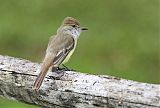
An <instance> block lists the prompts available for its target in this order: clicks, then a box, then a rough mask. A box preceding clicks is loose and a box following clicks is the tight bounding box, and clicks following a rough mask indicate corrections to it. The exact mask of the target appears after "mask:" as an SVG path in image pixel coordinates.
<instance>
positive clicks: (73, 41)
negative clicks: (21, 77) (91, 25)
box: [33, 17, 87, 91]
mask: <svg viewBox="0 0 160 108" xmlns="http://www.w3.org/2000/svg"><path fill="white" fill-rule="evenodd" d="M83 30H87V28H84V27H80V23H79V21H78V20H76V19H74V18H72V17H66V18H65V19H64V21H63V23H62V25H61V26H60V27H59V29H58V30H57V34H56V35H55V36H52V37H51V38H50V41H49V43H48V47H47V50H46V55H45V57H44V60H43V62H42V65H41V68H40V73H39V75H38V77H37V79H36V81H35V82H34V85H33V89H35V90H36V91H38V90H39V88H40V86H41V85H42V82H43V80H44V78H45V76H46V74H47V72H48V70H49V68H50V67H52V69H53V70H54V69H56V68H57V67H59V65H60V64H64V63H66V62H68V60H69V59H70V57H71V55H72V54H73V52H74V50H75V48H76V45H77V39H78V37H79V36H80V34H81V31H83Z"/></svg>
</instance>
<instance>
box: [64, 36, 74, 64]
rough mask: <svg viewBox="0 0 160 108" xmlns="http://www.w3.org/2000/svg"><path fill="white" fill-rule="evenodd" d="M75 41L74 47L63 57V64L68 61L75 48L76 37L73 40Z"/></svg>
mask: <svg viewBox="0 0 160 108" xmlns="http://www.w3.org/2000/svg"><path fill="white" fill-rule="evenodd" d="M74 41H75V45H74V48H73V49H72V50H71V51H70V53H69V54H68V55H67V57H66V58H65V59H64V61H63V62H62V64H65V63H67V62H68V61H69V59H70V57H71V56H72V54H73V52H74V50H75V48H76V45H77V39H75V40H74Z"/></svg>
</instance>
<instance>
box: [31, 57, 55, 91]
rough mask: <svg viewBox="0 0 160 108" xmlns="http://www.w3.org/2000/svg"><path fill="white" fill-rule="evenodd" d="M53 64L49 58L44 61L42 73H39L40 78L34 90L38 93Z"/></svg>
mask: <svg viewBox="0 0 160 108" xmlns="http://www.w3.org/2000/svg"><path fill="white" fill-rule="evenodd" d="M52 62H53V60H52V58H50V57H47V58H45V59H44V61H43V63H42V66H41V69H40V73H39V75H38V77H37V78H36V80H35V82H34V85H33V89H35V90H36V91H38V90H39V88H40V87H41V85H42V82H43V80H44V78H45V76H46V74H47V72H48V69H49V67H50V66H51V65H52Z"/></svg>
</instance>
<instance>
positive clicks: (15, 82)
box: [0, 55, 160, 108]
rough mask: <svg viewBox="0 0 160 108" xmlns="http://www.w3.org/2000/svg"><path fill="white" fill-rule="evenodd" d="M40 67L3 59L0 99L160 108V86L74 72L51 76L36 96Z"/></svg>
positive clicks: (91, 107)
mask: <svg viewBox="0 0 160 108" xmlns="http://www.w3.org/2000/svg"><path fill="white" fill-rule="evenodd" d="M39 67H40V65H39V64H37V63H33V62H30V61H28V60H24V59H19V58H13V57H9V56H1V55H0V96H1V97H5V98H8V99H15V100H18V101H21V102H25V103H28V104H34V105H37V106H41V107H50V108H51V107H52V108H114V107H116V108H117V107H118V108H160V85H156V84H147V83H141V82H135V81H130V80H126V79H120V78H116V77H112V76H104V75H90V74H84V73H78V72H73V71H65V72H49V73H48V75H47V76H46V78H45V81H44V82H43V84H42V86H41V88H40V91H39V93H36V92H35V91H34V90H32V86H33V82H34V80H35V78H36V76H37V74H38V71H37V69H39Z"/></svg>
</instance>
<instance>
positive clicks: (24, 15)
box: [0, 0, 160, 108]
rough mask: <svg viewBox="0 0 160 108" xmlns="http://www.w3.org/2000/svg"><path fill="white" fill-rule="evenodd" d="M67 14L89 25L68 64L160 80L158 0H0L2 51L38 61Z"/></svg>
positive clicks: (126, 76) (119, 75) (155, 81)
mask: <svg viewBox="0 0 160 108" xmlns="http://www.w3.org/2000/svg"><path fill="white" fill-rule="evenodd" d="M66 16H72V17H75V18H77V19H79V20H80V22H81V25H82V26H86V27H88V29H89V30H88V31H87V32H85V33H83V34H82V35H81V36H80V38H79V41H78V48H77V49H76V52H75V53H74V55H73V57H72V59H71V60H70V62H69V63H68V64H67V65H68V66H69V67H72V68H74V69H76V70H78V71H80V72H90V73H94V74H106V75H114V76H118V77H122V78H127V79H131V80H136V81H142V82H148V83H159V82H160V81H159V72H158V70H160V67H159V64H158V63H159V59H158V56H159V55H158V51H159V50H160V49H158V41H159V38H158V20H159V19H158V0H101V1H97V0H86V1H83V0H18V1H14V0H1V1H0V54H3V55H10V56H16V57H22V58H25V59H29V60H32V61H37V62H41V59H42V58H43V55H44V53H45V48H46V46H47V42H48V39H49V37H50V36H51V35H53V34H55V33H56V30H57V28H58V27H59V26H60V24H61V21H62V20H63V19H64V18H65V17H66ZM2 103H3V100H0V105H1V106H2V105H5V104H2ZM8 105H9V104H8ZM11 105H12V104H11ZM18 106H19V107H22V106H21V105H18ZM18 106H16V108H18ZM28 107H30V106H28ZM5 108H9V106H8V107H5ZM12 108H13V107H12ZM26 108H27V107H26Z"/></svg>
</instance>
